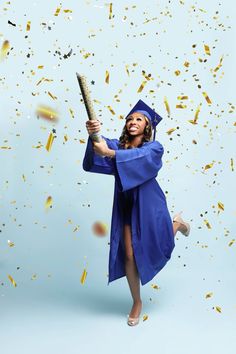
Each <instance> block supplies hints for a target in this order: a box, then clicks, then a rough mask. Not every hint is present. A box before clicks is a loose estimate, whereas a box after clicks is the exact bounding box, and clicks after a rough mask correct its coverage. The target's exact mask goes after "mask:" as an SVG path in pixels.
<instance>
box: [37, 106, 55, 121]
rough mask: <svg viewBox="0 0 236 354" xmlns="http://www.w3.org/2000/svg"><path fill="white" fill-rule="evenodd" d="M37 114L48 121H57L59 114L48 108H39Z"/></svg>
mask: <svg viewBox="0 0 236 354" xmlns="http://www.w3.org/2000/svg"><path fill="white" fill-rule="evenodd" d="M36 114H37V115H39V116H40V117H43V118H46V119H48V120H54V121H56V120H57V118H58V113H57V112H56V111H54V110H53V109H52V108H51V107H48V106H39V107H38V108H37V111H36Z"/></svg>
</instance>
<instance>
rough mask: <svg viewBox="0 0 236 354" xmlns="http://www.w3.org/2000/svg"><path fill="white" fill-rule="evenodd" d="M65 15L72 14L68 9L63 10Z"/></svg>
mask: <svg viewBox="0 0 236 354" xmlns="http://www.w3.org/2000/svg"><path fill="white" fill-rule="evenodd" d="M63 11H64V12H65V13H66V14H67V13H68V12H69V13H70V14H71V13H72V12H73V11H72V10H69V9H66V10H63Z"/></svg>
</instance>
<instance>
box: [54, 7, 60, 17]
mask: <svg viewBox="0 0 236 354" xmlns="http://www.w3.org/2000/svg"><path fill="white" fill-rule="evenodd" d="M60 11H61V7H58V8H57V9H56V11H55V13H54V16H58V15H59V13H60Z"/></svg>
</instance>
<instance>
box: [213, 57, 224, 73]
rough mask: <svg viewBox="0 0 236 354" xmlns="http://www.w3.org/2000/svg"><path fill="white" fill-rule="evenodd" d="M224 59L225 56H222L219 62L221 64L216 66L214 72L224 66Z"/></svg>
mask: <svg viewBox="0 0 236 354" xmlns="http://www.w3.org/2000/svg"><path fill="white" fill-rule="evenodd" d="M222 61H223V56H222V57H221V58H220V62H219V64H218V65H217V66H216V67H215V69H214V72H217V71H218V70H219V69H220V67H221V66H222Z"/></svg>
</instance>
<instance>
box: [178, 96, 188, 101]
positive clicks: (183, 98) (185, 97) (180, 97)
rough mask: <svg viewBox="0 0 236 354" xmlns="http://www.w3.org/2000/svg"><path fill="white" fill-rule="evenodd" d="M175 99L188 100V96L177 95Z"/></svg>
mask: <svg viewBox="0 0 236 354" xmlns="http://www.w3.org/2000/svg"><path fill="white" fill-rule="evenodd" d="M177 100H181V101H182V100H188V96H177Z"/></svg>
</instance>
